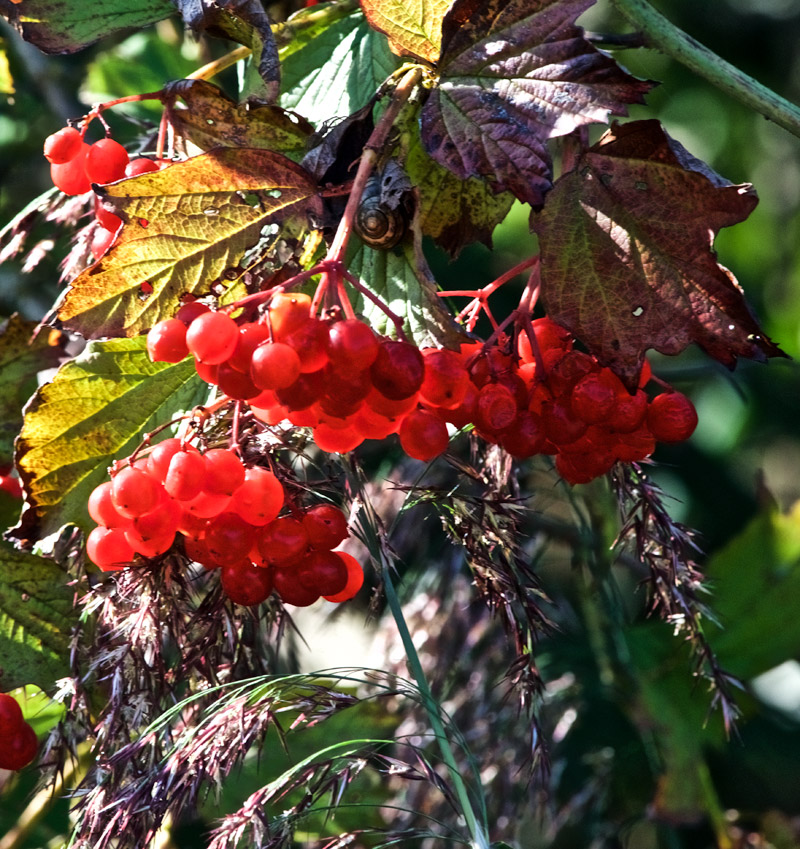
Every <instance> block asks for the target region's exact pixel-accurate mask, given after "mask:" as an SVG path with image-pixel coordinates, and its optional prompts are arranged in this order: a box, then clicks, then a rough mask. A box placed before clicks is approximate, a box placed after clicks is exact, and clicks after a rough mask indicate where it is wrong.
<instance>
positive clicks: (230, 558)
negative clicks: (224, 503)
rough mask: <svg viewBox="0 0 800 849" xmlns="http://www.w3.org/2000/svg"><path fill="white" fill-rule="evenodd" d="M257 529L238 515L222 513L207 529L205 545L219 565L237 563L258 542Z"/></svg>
mask: <svg viewBox="0 0 800 849" xmlns="http://www.w3.org/2000/svg"><path fill="white" fill-rule="evenodd" d="M256 534H257V531H256V528H255V527H254V526H253V525H251V524H249V523H248V522H246V521H245V520H244V519H243V518H242V517H241V516H240V515H238V514H237V513H221V514H220V515H219V516H216V517H215V518H214V519H212V520H211V521H210V522H209V524H208V528H207V529H206V535H205V543H206V546H208V550H209V552H210V553H211V555H212V556H213V557H214V559H215V560H216V561H217V563H221V564H223V565H225V564H227V563H236V562H237V561H239V560H241V559H242V558H243V557H245V556H246V555H247V553H248V552H249V551H250V549H251V548H252V547H253V545H255V542H256Z"/></svg>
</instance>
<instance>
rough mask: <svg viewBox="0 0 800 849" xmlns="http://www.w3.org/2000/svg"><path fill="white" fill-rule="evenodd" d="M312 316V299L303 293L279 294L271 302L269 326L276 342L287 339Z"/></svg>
mask: <svg viewBox="0 0 800 849" xmlns="http://www.w3.org/2000/svg"><path fill="white" fill-rule="evenodd" d="M310 315H311V298H310V297H309V296H308V295H305V294H302V293H299V292H298V293H291V292H279V293H278V294H277V295H274V296H273V297H272V300H271V301H270V302H269V311H268V314H267V317H268V321H267V324H268V326H269V327H270V328H271V330H272V338H273V339H274V340H275V341H276V342H284V341H285V340H286V337H287V336H288V335H289V334H290V333H292V332H293V331H294V330H297V328H298V327H300V326H301V325H302V324H304V323H305V322H306V321H308V319H309V316H310Z"/></svg>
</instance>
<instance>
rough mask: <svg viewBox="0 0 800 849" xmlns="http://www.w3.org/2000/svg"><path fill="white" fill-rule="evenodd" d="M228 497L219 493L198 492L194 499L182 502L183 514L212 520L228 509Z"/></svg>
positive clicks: (229, 498)
mask: <svg viewBox="0 0 800 849" xmlns="http://www.w3.org/2000/svg"><path fill="white" fill-rule="evenodd" d="M230 501H231V497H230V495H225V494H224V493H221V492H205V491H203V492H199V493H198V494H197V495H195V497H194V498H190V499H189V500H188V501H182V502H181V507H182V508H183V512H184V514H186V513H188V514H189V515H191V516H195V517H197V518H198V519H212V518H213V517H214V516H219V514H220V513H222V512H224V511H225V510H227V509H228V505H229V504H230Z"/></svg>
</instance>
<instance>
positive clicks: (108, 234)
mask: <svg viewBox="0 0 800 849" xmlns="http://www.w3.org/2000/svg"><path fill="white" fill-rule="evenodd" d="M116 238H117V232H116V231H111V230H106V229H105V227H98V228H97V229H96V230H95V231H94V233H92V239H91V241H90V242H89V252H90V253H91V255H92V256H93V257H94V258H95V260H98V259H100V258H101V257H103V256H105V255H106V254H107V253H108V250H109V248H110V247H111V246H112V245H113V244H114V242H115V240H116Z"/></svg>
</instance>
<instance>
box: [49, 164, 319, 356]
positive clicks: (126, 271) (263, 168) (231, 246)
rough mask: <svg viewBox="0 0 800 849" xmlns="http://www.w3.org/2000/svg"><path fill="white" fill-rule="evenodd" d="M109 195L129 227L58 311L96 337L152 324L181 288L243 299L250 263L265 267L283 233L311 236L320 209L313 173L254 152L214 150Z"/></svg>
mask: <svg viewBox="0 0 800 849" xmlns="http://www.w3.org/2000/svg"><path fill="white" fill-rule="evenodd" d="M102 192H103V198H104V203H105V204H106V205H107V206H108V208H110V209H111V210H112V211H114V212H115V213H117V214H118V215H120V217H122V218H123V221H125V222H126V223H125V224H124V225H123V227H122V229H121V232H120V234H119V235H118V236H117V239H116V241H115V243H114V245H113V247H112V248H111V250H110V251H109V252H108V253H107V254H106V255H105V256H104V257H103V258H102V259H101V260H100V261H99V262H97V263H95V264H94V265H92V266H91V267H90V268H88V269H87V270H86V271H84V272H83V273H82V274H80V275H79V276H78V277H77V278H76V279H75V280H74V281H73V284H72V287H71V289H70V290H69V291H68V292H67V295H66V297H65V299H64V301H63V303H62V305H61V309H60V311H59V317H60V318H61V319H62V321H64V323H65V325H66V326H67V327H68V328H70V329H71V330H77V331H78V332H79V333H81V334H82V335H83V336H85V337H86V338H90V339H91V338H97V337H100V336H121V335H127V336H133V335H136V334H138V333H141V332H143V331H146V330H149V329H150V327H152V326H153V325H154V324H155V323H156V322H158V321H161V320H162V319H164V318H169V317H171V316H172V315H173V314H174V313H175V311H176V309H177V308H178V305H179V301H180V297H181V295H183V294H184V293H194V294H197V295H207V294H208V293H209V292H214V293H216V294H222V293H225V294H227V296H228V297H229V298H231V299H233V298H236V297H241V296H242V295H244V294H246V291H245V289H244V284H243V283H242V282H241V278H242V276H243V275H244V274H245V273H246V272H247V271H248V270H249V268H250V267H251V266H253V265H256V264H261V263H264V261H265V260H266V259H268V258H269V254H270V252H271V251H273V250H274V249H275V246H276V243H277V242H278V240H279V238H282V237H289V236H292V235H293V236H295V237H298V236H300V235H301V234H302V233H304V232H305V230H306V229H307V228H308V226H309V221H310V220H313V219H318V218H319V217H320V216H321V209H322V206H321V201H320V198H319V196H318V195H317V194H316V184H315V182H314V181H313V180H312V179H311V177H310V176H309V174H308V173H307V172H306V171H304V170H303V169H302V168H301V167H300V166H299V165H296V164H295V163H294V162H292V161H291V160H290V159H287V158H286V157H285V156H282V155H281V154H279V153H274V152H272V151H268V150H255V149H252V148H241V149H239V148H217V149H215V150H212V151H209V152H208V153H205V154H202V155H201V156H195V157H193V158H192V159H187V160H186V161H185V162H176V163H175V164H174V165H171V166H170V167H169V168H166V169H164V170H163V171H158V172H154V173H150V174H143V175H142V176H140V177H134V178H132V179H129V180H122V181H120V182H118V183H113V184H111V185H110V186H106V187H104V188H103V189H102ZM275 263H276V264H278V260H277V259H276V260H275ZM143 284H147V285H144V286H143Z"/></svg>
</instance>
